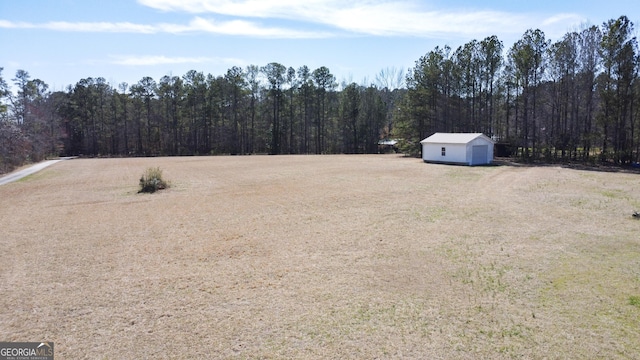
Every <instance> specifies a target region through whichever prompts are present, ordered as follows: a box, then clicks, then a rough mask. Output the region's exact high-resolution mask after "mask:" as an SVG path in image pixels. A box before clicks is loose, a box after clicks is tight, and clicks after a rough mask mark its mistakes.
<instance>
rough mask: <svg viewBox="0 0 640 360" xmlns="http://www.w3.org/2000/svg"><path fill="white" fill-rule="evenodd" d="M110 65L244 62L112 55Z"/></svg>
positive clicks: (220, 59)
mask: <svg viewBox="0 0 640 360" xmlns="http://www.w3.org/2000/svg"><path fill="white" fill-rule="evenodd" d="M111 58H112V61H111V62H112V63H113V64H116V65H125V66H154V65H166V64H202V63H213V64H234V65H238V66H244V64H245V61H243V60H240V59H233V58H219V57H180V56H178V57H170V56H164V55H143V56H138V55H112V56H111Z"/></svg>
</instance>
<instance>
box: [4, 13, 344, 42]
mask: <svg viewBox="0 0 640 360" xmlns="http://www.w3.org/2000/svg"><path fill="white" fill-rule="evenodd" d="M0 28H7V29H45V30H55V31H69V32H102V33H136V34H156V33H171V34H182V33H191V32H207V33H211V34H220V35H236V36H251V37H263V38H287V39H301V38H302V39H310V38H326V37H330V36H332V35H331V34H330V33H329V32H313V31H300V30H294V29H286V28H278V27H265V26H261V25H260V24H258V23H255V22H251V21H246V20H231V21H215V20H211V19H205V18H202V17H195V18H194V19H193V20H191V21H190V22H189V23H188V24H186V25H183V24H167V23H161V24H155V25H143V24H134V23H129V22H119V23H118V22H116V23H110V22H65V21H55V22H48V23H41V24H35V23H26V22H12V21H7V20H0Z"/></svg>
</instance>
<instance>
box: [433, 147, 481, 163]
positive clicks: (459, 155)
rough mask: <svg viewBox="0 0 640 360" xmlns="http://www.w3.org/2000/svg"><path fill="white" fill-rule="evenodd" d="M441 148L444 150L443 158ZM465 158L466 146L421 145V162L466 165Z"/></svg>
mask: <svg viewBox="0 0 640 360" xmlns="http://www.w3.org/2000/svg"><path fill="white" fill-rule="evenodd" d="M442 148H445V149H446V154H445V156H442ZM469 151H471V150H469ZM466 157H467V146H466V144H422V160H424V161H436V162H448V163H467V164H468V163H469V161H468V160H467V159H466Z"/></svg>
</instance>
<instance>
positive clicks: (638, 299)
mask: <svg viewBox="0 0 640 360" xmlns="http://www.w3.org/2000/svg"><path fill="white" fill-rule="evenodd" d="M629 305H631V306H635V307H637V308H640V296H629Z"/></svg>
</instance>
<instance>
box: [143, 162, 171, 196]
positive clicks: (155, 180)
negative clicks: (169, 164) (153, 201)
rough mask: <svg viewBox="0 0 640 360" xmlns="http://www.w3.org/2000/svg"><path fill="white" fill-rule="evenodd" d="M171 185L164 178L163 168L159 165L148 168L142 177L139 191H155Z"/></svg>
mask: <svg viewBox="0 0 640 360" xmlns="http://www.w3.org/2000/svg"><path fill="white" fill-rule="evenodd" d="M167 187H169V185H168V184H167V182H166V181H164V180H163V179H162V170H160V168H159V167H155V168H148V169H147V170H146V171H145V172H144V174H142V177H141V178H140V190H139V191H138V193H154V192H156V191H158V190H162V189H166V188H167Z"/></svg>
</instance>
